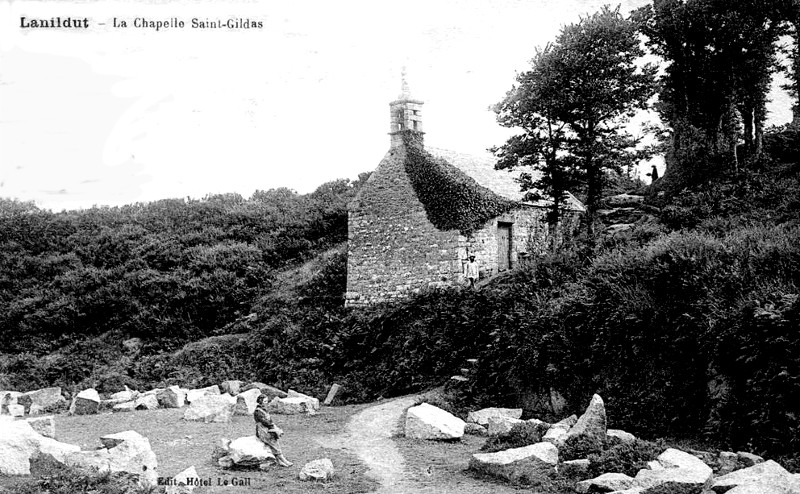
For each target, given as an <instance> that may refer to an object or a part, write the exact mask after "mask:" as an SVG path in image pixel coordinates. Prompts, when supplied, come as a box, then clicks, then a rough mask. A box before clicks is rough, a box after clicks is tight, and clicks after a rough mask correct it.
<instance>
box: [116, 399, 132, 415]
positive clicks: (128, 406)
mask: <svg viewBox="0 0 800 494" xmlns="http://www.w3.org/2000/svg"><path fill="white" fill-rule="evenodd" d="M135 409H136V402H135V401H126V402H125V403H119V404H117V405H114V407H113V408H112V410H113V411H115V412H132V411H134V410H135Z"/></svg>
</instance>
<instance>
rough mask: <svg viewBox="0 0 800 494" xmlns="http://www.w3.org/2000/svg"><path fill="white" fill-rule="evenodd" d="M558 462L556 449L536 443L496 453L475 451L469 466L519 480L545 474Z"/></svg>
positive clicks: (513, 480)
mask: <svg viewBox="0 0 800 494" xmlns="http://www.w3.org/2000/svg"><path fill="white" fill-rule="evenodd" d="M557 464H558V449H557V448H556V447H555V446H553V445H552V444H550V443H537V444H532V445H530V446H525V447H523V448H512V449H507V450H505V451H498V452H497V453H476V454H474V455H472V458H471V459H470V461H469V468H470V469H472V470H475V471H477V472H480V473H483V474H485V475H490V476H493V477H498V478H502V479H506V480H509V481H511V482H520V481H524V480H526V479H533V478H536V477H537V476H540V475H546V474H548V473H549V472H552V471H553V470H555V467H556V465H557Z"/></svg>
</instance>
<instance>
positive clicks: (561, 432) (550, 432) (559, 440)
mask: <svg viewBox="0 0 800 494" xmlns="http://www.w3.org/2000/svg"><path fill="white" fill-rule="evenodd" d="M566 437H567V430H566V429H562V428H561V427H551V428H549V429H547V432H545V434H544V436H543V437H542V441H545V442H548V443H552V444H554V445H556V446H557V447H561V446H562V445H563V444H564V439H566Z"/></svg>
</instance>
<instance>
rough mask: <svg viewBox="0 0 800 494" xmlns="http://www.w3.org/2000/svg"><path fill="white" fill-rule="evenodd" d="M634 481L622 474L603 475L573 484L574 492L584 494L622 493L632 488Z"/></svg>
mask: <svg viewBox="0 0 800 494" xmlns="http://www.w3.org/2000/svg"><path fill="white" fill-rule="evenodd" d="M635 484H636V481H634V480H633V477H629V476H627V475H625V474H624V473H604V474H603V475H601V476H599V477H595V478H593V479H589V480H582V481H580V482H578V483H577V484H575V492H577V493H579V494H585V493H587V492H612V491H622V490H625V489H630V488H632V487H634V486H635Z"/></svg>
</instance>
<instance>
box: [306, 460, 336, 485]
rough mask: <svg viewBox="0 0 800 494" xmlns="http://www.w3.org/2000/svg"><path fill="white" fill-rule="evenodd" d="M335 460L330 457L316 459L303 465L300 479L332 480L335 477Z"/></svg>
mask: <svg viewBox="0 0 800 494" xmlns="http://www.w3.org/2000/svg"><path fill="white" fill-rule="evenodd" d="M333 473H334V470H333V462H332V461H331V460H330V459H329V458H322V459H320V460H314V461H310V462H308V463H306V464H305V465H303V468H302V469H301V470H300V473H299V474H298V477H299V478H300V480H321V481H325V480H330V479H331V478H332V477H333Z"/></svg>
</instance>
